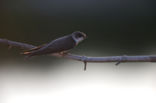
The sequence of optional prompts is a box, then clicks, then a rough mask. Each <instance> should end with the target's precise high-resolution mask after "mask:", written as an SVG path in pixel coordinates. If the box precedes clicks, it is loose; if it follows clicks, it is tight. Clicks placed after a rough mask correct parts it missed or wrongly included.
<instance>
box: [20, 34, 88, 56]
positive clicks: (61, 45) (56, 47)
mask: <svg viewBox="0 0 156 103" xmlns="http://www.w3.org/2000/svg"><path fill="white" fill-rule="evenodd" d="M85 38H86V34H84V33H83V32H79V31H76V32H73V33H72V34H70V35H67V36H63V37H60V38H58V39H55V40H53V41H51V42H50V43H48V44H45V45H41V46H38V47H36V48H33V49H31V50H28V51H26V52H24V53H23V54H24V55H27V56H28V57H31V56H35V55H45V54H52V53H60V52H63V51H68V50H70V49H72V48H74V47H75V46H76V45H78V44H79V43H80V42H81V41H82V40H84V39H85Z"/></svg>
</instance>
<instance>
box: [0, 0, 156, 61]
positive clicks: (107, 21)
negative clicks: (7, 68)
mask: <svg viewBox="0 0 156 103" xmlns="http://www.w3.org/2000/svg"><path fill="white" fill-rule="evenodd" d="M0 14H1V15H0V22H1V23H0V38H7V39H9V40H14V41H19V42H25V43H30V44H34V45H40V44H43V43H47V42H49V41H51V40H53V39H55V38H57V37H60V36H63V35H66V34H70V33H72V32H73V31H77V30H78V31H82V32H84V33H86V34H87V35H88V38H87V39H86V40H85V41H84V42H82V43H81V44H80V45H79V46H78V47H77V48H75V49H74V50H73V51H72V52H73V53H76V54H81V55H88V56H111V55H124V54H127V55H149V54H153V55H154V54H156V49H155V47H156V40H155V37H156V36H155V35H156V6H155V2H154V1H153V0H98V1H97V0H33V1H32V0H2V1H1V7H0ZM0 51H1V53H0V60H1V61H8V60H16V59H17V60H18V61H20V60H23V56H21V55H19V53H20V52H21V50H19V49H18V48H13V49H11V50H8V49H7V46H3V45H0ZM52 59H53V58H51V57H47V56H42V57H37V59H35V60H34V61H39V60H41V61H42V62H48V61H50V63H51V60H52ZM32 61H33V60H32Z"/></svg>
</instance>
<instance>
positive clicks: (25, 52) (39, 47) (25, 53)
mask: <svg viewBox="0 0 156 103" xmlns="http://www.w3.org/2000/svg"><path fill="white" fill-rule="evenodd" d="M45 45H46V44H42V45H39V46H37V47H35V48H32V49H29V50H26V51H24V53H22V54H24V55H27V54H30V53H32V52H33V51H36V50H39V49H41V48H42V47H44V46H45Z"/></svg>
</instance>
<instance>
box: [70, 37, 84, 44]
mask: <svg viewBox="0 0 156 103" xmlns="http://www.w3.org/2000/svg"><path fill="white" fill-rule="evenodd" d="M72 38H73V39H74V41H75V42H76V45H78V44H79V43H80V42H81V41H83V40H84V38H83V37H80V38H75V36H72Z"/></svg>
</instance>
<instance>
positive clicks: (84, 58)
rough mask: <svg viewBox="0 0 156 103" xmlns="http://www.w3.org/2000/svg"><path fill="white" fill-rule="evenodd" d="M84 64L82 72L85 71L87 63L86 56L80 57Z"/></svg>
mask: <svg viewBox="0 0 156 103" xmlns="http://www.w3.org/2000/svg"><path fill="white" fill-rule="evenodd" d="M81 61H83V62H84V71H86V70H87V61H86V56H82V60H81Z"/></svg>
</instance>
